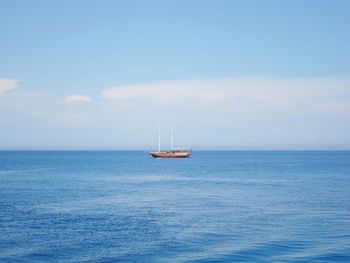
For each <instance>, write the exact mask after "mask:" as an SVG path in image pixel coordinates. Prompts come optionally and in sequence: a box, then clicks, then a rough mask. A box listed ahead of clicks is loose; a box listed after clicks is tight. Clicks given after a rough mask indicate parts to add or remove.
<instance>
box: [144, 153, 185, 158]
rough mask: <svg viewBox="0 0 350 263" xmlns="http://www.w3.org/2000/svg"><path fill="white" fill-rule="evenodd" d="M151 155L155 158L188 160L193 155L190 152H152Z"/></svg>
mask: <svg viewBox="0 0 350 263" xmlns="http://www.w3.org/2000/svg"><path fill="white" fill-rule="evenodd" d="M150 154H151V155H152V157H154V158H188V157H190V155H191V154H190V153H188V152H176V153H173V152H151V153H150Z"/></svg>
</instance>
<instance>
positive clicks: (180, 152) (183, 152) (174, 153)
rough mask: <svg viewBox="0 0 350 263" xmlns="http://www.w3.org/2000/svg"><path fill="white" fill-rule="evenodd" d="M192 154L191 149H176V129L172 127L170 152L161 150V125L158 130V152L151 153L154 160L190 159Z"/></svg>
mask: <svg viewBox="0 0 350 263" xmlns="http://www.w3.org/2000/svg"><path fill="white" fill-rule="evenodd" d="M191 152H192V149H191V148H174V128H173V127H171V147H170V149H169V151H167V152H164V151H163V152H162V151H161V150H160V125H159V129H158V151H157V152H150V155H151V156H152V157H154V158H188V157H190V155H191Z"/></svg>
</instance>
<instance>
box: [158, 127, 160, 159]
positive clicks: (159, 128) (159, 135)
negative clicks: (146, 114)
mask: <svg viewBox="0 0 350 263" xmlns="http://www.w3.org/2000/svg"><path fill="white" fill-rule="evenodd" d="M158 152H160V124H159V126H158Z"/></svg>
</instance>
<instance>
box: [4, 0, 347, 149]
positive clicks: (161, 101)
mask: <svg viewBox="0 0 350 263" xmlns="http://www.w3.org/2000/svg"><path fill="white" fill-rule="evenodd" d="M349 13H350V2H349V1H345V0H344V1H342V0H335V1H331V0H329V1H322V0H319V1H316V0H315V1H312V0H308V1H301V0H295V1H294V0H293V1H292V0H290V1H277V0H275V1H271V0H266V1H260V0H257V1H253V0H247V1H243V0H242V1H235V0H228V1H225V0H219V1H205V0H204V1H203V0H201V1H200V0H198V1H195V0H187V1H181V0H179V1H151V0H150V1H134V0H127V1H126V0H125V1H117V0H116V1H108V0H104V1H89V0H88V1H85V0H84V1H83V0H75V1H67V0H60V1H44V0H43V1H37V0H32V1H19V0H7V1H6V0H0V149H4V150H6V149H77V150H79V149H91V150H93V149H106V150H113V149H116V150H118V149H131V150H136V149H142V150H148V149H153V148H157V142H158V124H161V127H162V148H163V149H167V148H168V147H169V146H170V131H171V126H174V133H175V138H174V144H175V146H179V147H180V146H191V147H192V148H193V149H199V150H202V149H203V150H204V149H209V150H211V149H225V150H298V149H301V150H305V149H310V150H323V149H325V150H328V149H331V150H349V149H350V135H349V134H350V48H349V47H350V16H349V15H348V14H349Z"/></svg>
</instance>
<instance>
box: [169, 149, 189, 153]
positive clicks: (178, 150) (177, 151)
mask: <svg viewBox="0 0 350 263" xmlns="http://www.w3.org/2000/svg"><path fill="white" fill-rule="evenodd" d="M169 152H170V153H191V152H192V149H191V148H170V151H169Z"/></svg>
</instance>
